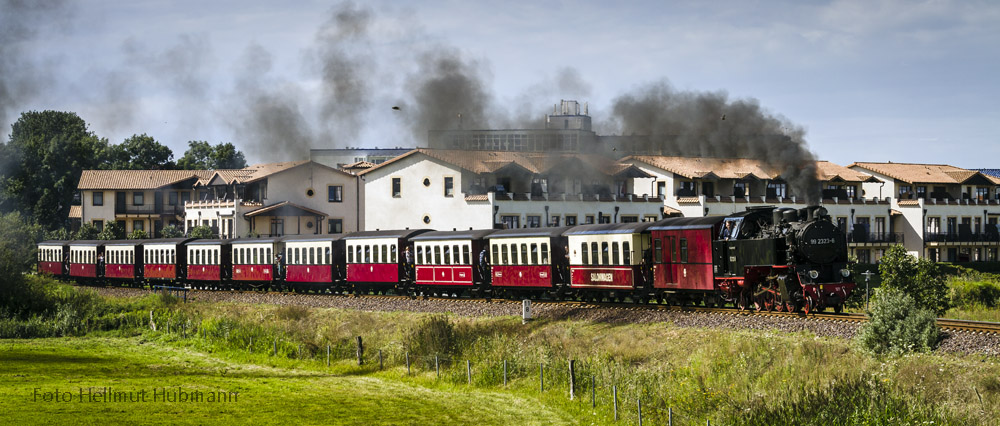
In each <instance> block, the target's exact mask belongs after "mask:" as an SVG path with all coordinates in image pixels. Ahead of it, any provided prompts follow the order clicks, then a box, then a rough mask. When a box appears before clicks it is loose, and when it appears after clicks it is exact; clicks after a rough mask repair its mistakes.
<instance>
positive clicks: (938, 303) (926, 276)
mask: <svg viewBox="0 0 1000 426" xmlns="http://www.w3.org/2000/svg"><path fill="white" fill-rule="evenodd" d="M878 270H879V274H880V275H881V278H882V285H881V286H882V287H884V288H893V289H898V290H901V291H903V292H904V293H906V294H907V295H909V296H910V297H912V298H913V301H914V302H915V303H916V306H917V307H918V308H920V309H927V310H930V311H931V312H934V313H935V314H937V315H942V314H944V313H945V312H947V311H948V308H949V299H948V284H947V282H946V281H945V277H944V274H943V273H942V272H941V269H940V268H938V266H937V265H936V264H935V263H934V262H931V261H929V260H927V259H918V258H916V257H914V256H910V254H909V253H907V252H906V249H904V248H903V246H892V247H891V248H889V250H888V251H886V253H885V256H883V257H882V260H881V263H880V264H879V268H878Z"/></svg>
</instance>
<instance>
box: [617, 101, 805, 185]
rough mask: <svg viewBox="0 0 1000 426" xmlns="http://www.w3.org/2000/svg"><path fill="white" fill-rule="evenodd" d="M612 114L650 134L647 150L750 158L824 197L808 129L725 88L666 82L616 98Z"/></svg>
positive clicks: (630, 131)
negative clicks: (681, 87)
mask: <svg viewBox="0 0 1000 426" xmlns="http://www.w3.org/2000/svg"><path fill="white" fill-rule="evenodd" d="M612 115H613V119H614V120H615V121H616V122H617V125H618V128H619V130H620V132H621V133H622V134H623V135H626V136H627V135H641V136H642V137H644V138H648V146H647V148H648V151H652V152H651V153H655V154H662V155H674V156H684V157H717V158H748V159H754V160H758V161H761V162H762V163H763V164H765V165H767V166H769V167H772V168H775V169H777V170H779V171H780V172H781V175H782V177H783V178H784V179H785V180H786V181H787V182H788V184H789V186H790V187H791V189H792V191H793V192H792V193H793V194H799V195H805V197H806V201H807V202H809V203H817V202H819V201H820V191H819V189H820V188H819V182H818V179H817V177H816V158H815V156H814V155H813V153H812V152H810V151H809V149H808V147H807V146H806V142H805V139H804V136H805V131H804V130H803V129H802V128H801V127H798V126H796V125H793V124H791V123H790V122H789V121H788V120H787V119H786V118H784V117H781V116H777V115H773V114H771V113H769V112H767V111H765V110H763V109H762V108H761V107H760V104H759V103H758V101H757V100H756V99H737V100H732V101H731V100H729V99H728V95H727V94H726V93H725V92H706V93H695V92H683V91H676V90H674V89H673V88H672V87H671V86H670V85H669V84H667V83H657V84H652V85H649V86H646V87H643V88H641V89H640V90H638V91H637V92H636V93H632V94H626V95H623V96H620V97H618V98H616V99H615V100H614V102H613V106H612Z"/></svg>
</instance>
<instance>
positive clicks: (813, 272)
mask: <svg viewBox="0 0 1000 426" xmlns="http://www.w3.org/2000/svg"><path fill="white" fill-rule="evenodd" d="M809 278H812V279H814V280H815V279H816V278H819V271H817V270H815V269H813V270H811V271H809Z"/></svg>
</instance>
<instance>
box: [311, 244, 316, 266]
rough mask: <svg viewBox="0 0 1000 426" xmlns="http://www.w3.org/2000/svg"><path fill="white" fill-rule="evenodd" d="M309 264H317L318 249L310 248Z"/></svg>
mask: <svg viewBox="0 0 1000 426" xmlns="http://www.w3.org/2000/svg"><path fill="white" fill-rule="evenodd" d="M309 264H310V265H315V264H316V247H309Z"/></svg>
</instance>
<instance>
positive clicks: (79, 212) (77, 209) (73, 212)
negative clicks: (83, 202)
mask: <svg viewBox="0 0 1000 426" xmlns="http://www.w3.org/2000/svg"><path fill="white" fill-rule="evenodd" d="M69 218H70V219H83V206H69Z"/></svg>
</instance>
